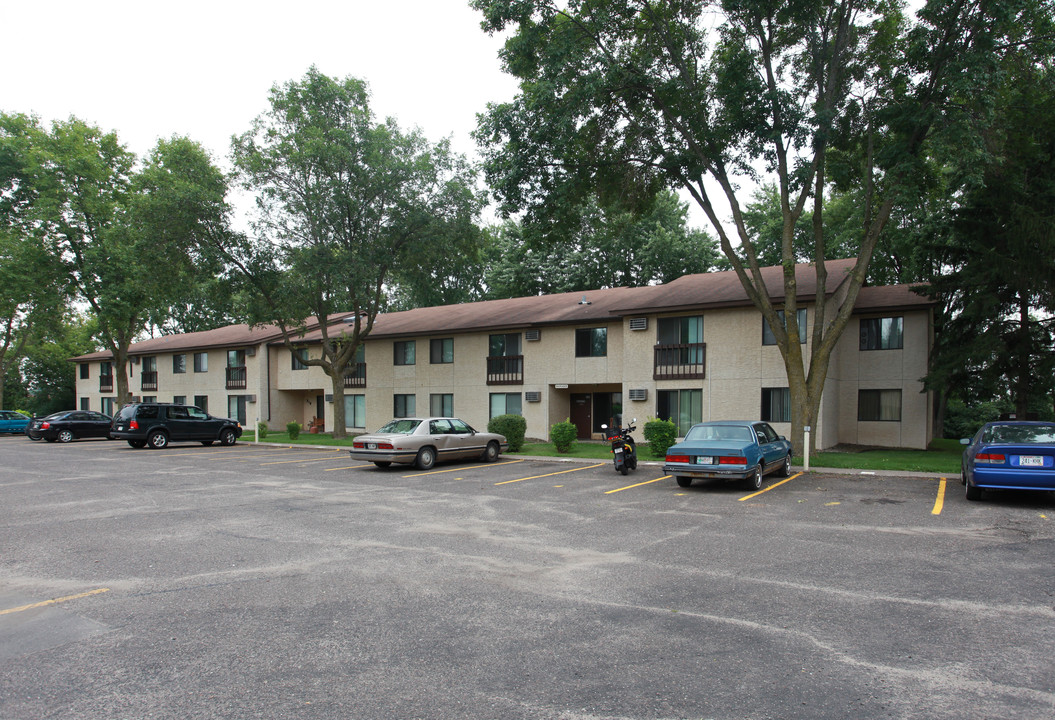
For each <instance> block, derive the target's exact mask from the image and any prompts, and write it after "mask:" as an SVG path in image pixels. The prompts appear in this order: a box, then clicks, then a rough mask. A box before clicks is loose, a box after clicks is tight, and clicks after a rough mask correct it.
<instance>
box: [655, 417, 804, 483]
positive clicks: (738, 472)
mask: <svg viewBox="0 0 1055 720" xmlns="http://www.w3.org/2000/svg"><path fill="white" fill-rule="evenodd" d="M663 472H666V473H669V474H670V475H673V476H674V479H675V480H676V481H677V483H678V486H679V487H683V488H684V487H689V485H691V484H692V481H693V480H694V479H695V478H707V479H718V480H743V481H746V482H747V486H748V487H749V488H752V489H754V490H757V489H758V488H760V487H762V476H763V475H768V474H769V473H772V472H777V473H779V474H780V475H781V477H788V476H789V475H791V443H790V442H788V441H787V440H786V439H785V438H784V437H783V436H782V435H777V433H776V431H774V430H773V428H772V427H770V426H769V423H764V422H752V421H747V420H737V421H732V420H730V421H719V422H705V423H699V424H697V425H693V426H692V427H691V428H689V432H688V433H686V435H685V439H684V440H682V441H681V442H680V443H678V444H676V445H672V446H671V447H670V449H669V450H667V460H666V462H665V463H663Z"/></svg>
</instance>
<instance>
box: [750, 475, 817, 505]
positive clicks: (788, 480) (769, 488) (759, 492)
mask: <svg viewBox="0 0 1055 720" xmlns="http://www.w3.org/2000/svg"><path fill="white" fill-rule="evenodd" d="M800 475H802V473H800V472H799V473H795V474H794V475H792V476H791V477H789V478H785V479H784V480H781V481H780V482H778V483H773V484H772V485H770V486H769V487H766V488H762V489H761V490H759V491H758V492H755V493H751V494H750V495H748V496H746V497H742V498H740V500H739V502H743V501H744V500H750V499H751V498H753V497H758V496H759V495H761V494H762V493H767V492H769V491H770V490H772V489H773V488H778V487H780V486H781V485H783V484H784V483H786V482H791V481H792V480H794V479H795V478H797V477H799V476H800Z"/></svg>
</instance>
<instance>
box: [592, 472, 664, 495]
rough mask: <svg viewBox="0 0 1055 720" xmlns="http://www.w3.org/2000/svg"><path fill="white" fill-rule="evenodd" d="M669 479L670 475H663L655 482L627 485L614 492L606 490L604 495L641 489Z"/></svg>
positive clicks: (648, 481) (647, 481)
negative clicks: (643, 486)
mask: <svg viewBox="0 0 1055 720" xmlns="http://www.w3.org/2000/svg"><path fill="white" fill-rule="evenodd" d="M669 477H670V475H664V476H663V477H658V478H656V479H655V480H646V481H645V482H641V483H638V484H637V485H627V486H626V487H621V488H616V489H615V490H606V491H605V493H604V494H605V495H611V494H612V493H617V492H623V491H624V490H630V489H632V488H636V487H641V486H642V485H651V484H652V483H654V482H659V481H660V480H666V479H667V478H669Z"/></svg>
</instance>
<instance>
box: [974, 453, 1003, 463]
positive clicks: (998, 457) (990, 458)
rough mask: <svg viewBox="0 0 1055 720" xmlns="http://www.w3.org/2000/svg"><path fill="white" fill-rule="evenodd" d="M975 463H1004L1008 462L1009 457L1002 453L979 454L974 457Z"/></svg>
mask: <svg viewBox="0 0 1055 720" xmlns="http://www.w3.org/2000/svg"><path fill="white" fill-rule="evenodd" d="M974 461H975V462H980V463H996V464H999V463H1003V462H1007V456H1006V455H1003V454H1001V453H978V454H977V455H975V456H974Z"/></svg>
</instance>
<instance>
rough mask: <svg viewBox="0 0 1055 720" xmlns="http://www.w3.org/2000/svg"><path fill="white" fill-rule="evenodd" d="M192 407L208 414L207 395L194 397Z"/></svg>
mask: <svg viewBox="0 0 1055 720" xmlns="http://www.w3.org/2000/svg"><path fill="white" fill-rule="evenodd" d="M194 406H195V407H198V408H201V409H202V410H204V411H205V412H209V396H208V395H195V396H194Z"/></svg>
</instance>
